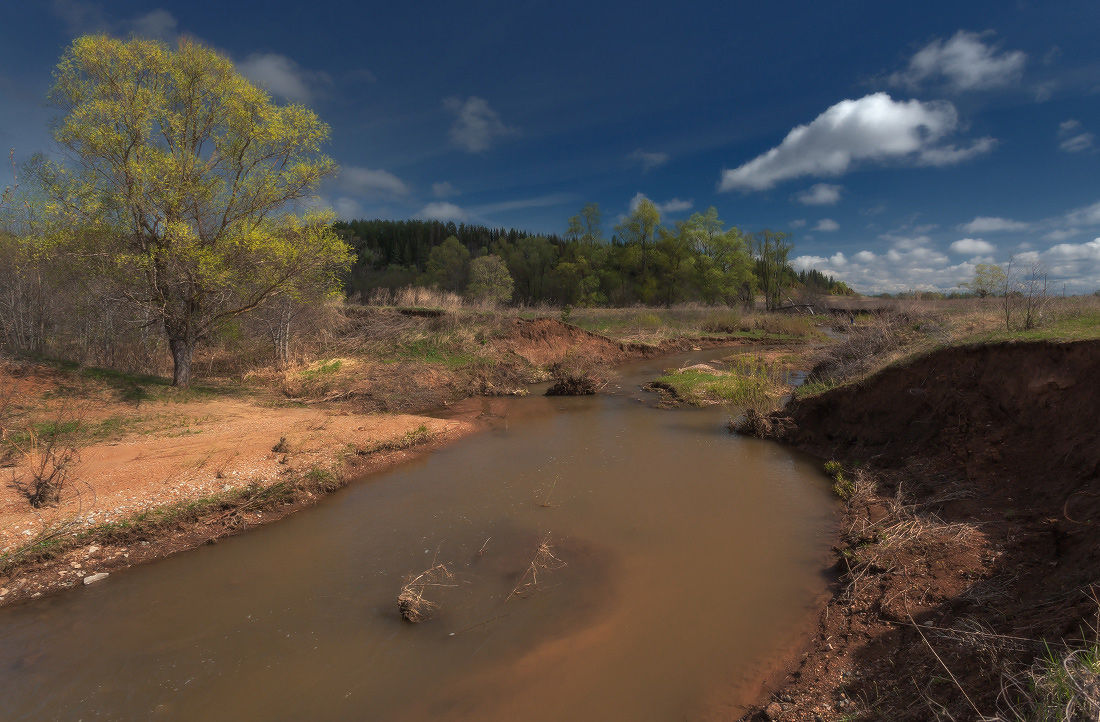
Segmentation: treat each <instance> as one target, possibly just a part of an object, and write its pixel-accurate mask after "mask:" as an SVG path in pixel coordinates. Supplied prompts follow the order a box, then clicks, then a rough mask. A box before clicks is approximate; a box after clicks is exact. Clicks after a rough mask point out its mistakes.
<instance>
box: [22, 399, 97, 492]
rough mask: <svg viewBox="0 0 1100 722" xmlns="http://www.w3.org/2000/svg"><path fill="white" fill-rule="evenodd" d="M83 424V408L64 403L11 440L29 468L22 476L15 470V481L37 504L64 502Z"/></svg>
mask: <svg viewBox="0 0 1100 722" xmlns="http://www.w3.org/2000/svg"><path fill="white" fill-rule="evenodd" d="M82 426H83V412H82V411H81V410H75V411H74V410H73V409H72V408H70V407H69V406H68V405H63V406H62V407H61V408H60V409H59V410H58V412H57V414H56V415H55V416H54V418H53V419H52V420H51V421H49V422H47V423H45V424H41V425H35V424H29V425H28V426H27V428H26V429H25V431H24V432H23V434H22V435H21V437H20V438H17V439H13V440H12V441H11V444H12V446H13V447H15V448H16V449H17V451H18V452H19V453H21V454H22V455H23V461H24V464H23V466H24V467H25V469H26V471H25V472H24V473H23V474H22V475H21V476H16V475H15V472H12V473H13V478H12V484H13V485H14V487H15V488H16V490H18V491H19V493H21V494H22V495H23V496H25V497H26V498H27V501H29V502H30V504H31V506H33V507H34V508H36V509H40V508H42V507H46V506H56V505H58V504H60V503H61V495H62V493H64V491H65V490H66V488H67V487H69V486H70V482H71V481H72V478H73V477H72V475H73V470H74V468H75V467H76V465H77V464H78V463H79V462H80V450H79V448H78V447H77V443H76V437H77V435H78V434H79V432H80V429H81V427H82Z"/></svg>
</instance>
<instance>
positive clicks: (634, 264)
mask: <svg viewBox="0 0 1100 722" xmlns="http://www.w3.org/2000/svg"><path fill="white" fill-rule="evenodd" d="M335 230H336V232H337V234H338V235H339V236H340V237H342V238H343V239H344V240H345V241H346V242H347V243H348V245H349V246H351V248H352V249H353V251H354V253H355V262H354V265H353V266H352V269H351V272H350V274H349V277H348V280H347V292H348V294H349V295H352V294H359V295H361V296H364V297H365V296H367V295H368V294H369V292H370V291H371V290H373V289H375V288H400V287H404V286H409V285H425V286H427V285H431V286H437V287H439V288H441V289H443V290H447V291H452V292H455V293H459V294H465V295H467V296H471V297H481V298H488V299H489V300H493V301H497V302H504V303H509V302H514V303H521V304H533V303H550V304H555V305H563V306H564V305H573V306H602V305H614V306H626V305H633V304H639V303H640V304H648V305H665V306H670V305H673V304H676V303H685V302H698V303H704V304H708V305H714V304H722V305H736V304H741V305H750V304H752V303H753V301H754V299H755V298H756V297H758V296H760V295H763V296H764V298H765V301H766V304H767V306H768V308H774V307H778V306H781V305H783V296H784V295H789V294H790V291H791V290H792V289H795V288H799V289H806V290H808V291H810V292H812V293H816V294H832V295H850V294H852V293H853V292H852V290H851V289H850V288H849V287H848V286H847V285H846V284H845V283H844V282H843V281H837V280H835V279H834V278H832V277H831V276H827V275H825V274H823V273H821V272H820V271H817V270H814V269H810V270H808V271H801V272H795V271H794V269H792V268H791V266H790V263H789V261H788V255H789V253H790V251H791V249H792V248H793V244H792V243H791V241H790V238H789V236H788V235H787V234H784V233H777V232H773V231H769V230H765V231H760V232H757V233H744V232H742V231H741V230H740V229H738V228H736V227H728V228H727V227H726V226H725V223H724V222H723V221H722V220H721V219H719V218H718V212H717V211H716V210H715V209H714V208H709V209H708V210H707V211H706V212H704V213H695V214H694V215H692V216H691V217H690V218H688V219H686V220H682V221H678V222H676V223H674V224H672V225H662V224H661V219H660V214H659V212H658V210H657V208H656V206H655V205H654V204H653V203H652V202H651V201H649V200H647V199H642V200H641V202H640V203H638V204H637V206H636V207H635V208H634V209H633V210H632V211H631V213H630V214H629V215H627V216H626V217H625V218H624V219H623V220H622V222H621V223H619V224H618V225H616V226H615V228H614V232H613V234H612V235H611V237H610V238H606V237H605V235H604V233H603V230H602V224H601V214H600V209H599V206H598V205H597V204H595V203H589V204H587V205H585V206H584V208H582V209H581V212H580V213H579V214H577V215H576V216H573V217H572V218H570V219H569V226H568V230H567V231H566V233H565V235H564V236H559V235H555V234H543V235H537V234H532V233H527V232H524V231H518V230H516V229H510V230H505V229H503V228H499V229H497V228H488V227H485V226H479V225H468V224H465V223H460V224H455V223H454V222H442V221H420V220H405V221H388V220H356V221H348V222H345V221H341V222H338V223H336V224H335Z"/></svg>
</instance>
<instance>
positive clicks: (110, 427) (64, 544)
mask: <svg viewBox="0 0 1100 722" xmlns="http://www.w3.org/2000/svg"><path fill="white" fill-rule="evenodd" d="M0 387H2V388H3V389H4V390H5V391H6V392H7V393H8V395H9V396H8V398H10V399H11V401H10V403H9V404H8V406H7V409H6V411H7V413H8V415H9V419H11V418H14V419H16V420H17V421H16V423H19V420H22V422H23V423H22V424H21V426H25V427H26V428H27V429H35V428H37V429H39V430H40V431H39V432H38V433H39V434H43V432H42V431H41V430H42V429H44V428H48V427H54V428H56V427H64V428H72V429H73V430H72V431H70V432H68V433H67V434H66V435H65V436H64V437H63V438H62V437H59V438H62V440H61V441H59V442H57V447H56V448H55V450H54V451H55V452H56V454H57V456H58V457H60V456H62V455H63V453H64V452H63V451H60V449H70V450H71V451H72V452H73V454H74V455H73V457H72V458H71V459H69V460H67V462H66V464H65V475H66V477H67V479H66V482H65V485H64V487H63V489H62V494H61V501H60V503H59V504H53V505H47V506H44V507H42V508H34V507H33V506H32V505H31V504H30V502H29V500H28V491H29V489H28V486H30V484H31V480H32V479H33V477H34V472H35V471H36V468H41V467H40V464H39V462H40V461H41V460H42V459H43V449H44V448H45V446H46V444H45V443H44V441H43V439H45V438H47V437H46V436H45V435H40V436H38V437H34V436H32V435H31V434H30V432H29V431H27V430H22V431H19V430H17V431H14V432H13V433H11V434H10V435H9V436H8V437H7V438H5V444H4V446H3V450H6V451H7V452H8V453H6V454H5V455H4V456H5V458H4V459H3V466H4V468H3V476H4V482H3V483H2V484H0V605H2V604H8V603H12V602H15V601H18V600H22V599H27V598H29V597H36V596H41V595H43V594H47V593H50V592H53V591H57V590H60V589H64V588H67V587H71V586H74V585H77V584H79V583H81V582H82V580H83V578H84V577H86V576H89V575H91V574H94V573H98V572H103V571H106V572H110V571H114V570H117V569H119V568H122V567H125V566H130V565H133V564H135V563H139V562H144V561H148V560H151V559H155V558H159V557H163V556H166V555H168V554H172V553H175V552H177V551H181V550H184V549H188V548H193V547H195V546H198V545H200V544H204V543H209V542H211V541H212V540H216V539H217V538H219V537H223V536H226V535H229V534H234V533H238V532H240V531H243V530H245V529H247V528H249V527H251V526H254V525H256V524H260V523H265V522H268V521H272V520H274V519H277V518H280V517H282V516H285V515H286V514H288V513H291V512H293V511H296V510H297V509H300V508H302V507H303V506H306V505H308V504H310V503H312V502H313V501H315V500H316V499H318V498H320V497H321V496H323V495H324V494H326V493H328V492H330V491H333V490H335V489H336V488H339V487H340V486H342V485H343V484H344V483H346V481H347V480H348V479H350V478H351V477H353V476H357V475H361V474H364V473H367V472H368V471H371V470H373V469H376V468H381V467H383V466H387V465H391V464H394V463H399V462H401V461H402V460H404V459H406V458H408V457H409V456H411V455H413V454H416V453H422V452H423V451H425V450H427V449H430V448H435V447H438V446H440V445H442V444H444V443H448V442H450V441H453V440H455V439H457V438H460V437H461V436H463V435H465V434H467V433H470V432H471V431H472V430H474V429H475V428H477V427H478V424H477V423H476V421H475V420H472V419H451V420H443V419H439V418H431V417H425V416H413V415H397V414H390V415H375V414H371V415H367V414H357V413H352V412H349V411H348V410H346V409H341V408H320V407H310V408H303V407H287V406H274V405H272V404H271V401H272V400H271V399H269V398H266V397H265V398H261V399H247V398H224V397H217V396H212V397H211V396H206V397H204V396H196V395H194V394H178V395H177V394H173V392H169V393H168V395H166V396H164V397H163V398H156V399H152V400H146V401H141V402H137V403H134V402H130V401H123V400H120V399H119V398H117V396H116V395H115V394H114V393H113V392H112V389H111V388H109V387H105V386H104V385H102V384H100V383H97V382H94V381H91V382H89V381H87V380H86V379H81V378H80V377H78V376H76V375H74V374H71V373H65V372H59V371H58V370H57V369H55V368H51V367H48V366H43V365H40V364H29V363H28V364H5V365H3V366H2V367H0ZM28 452H29V453H28ZM52 463H53V462H47V463H46V468H50V467H51V464H52Z"/></svg>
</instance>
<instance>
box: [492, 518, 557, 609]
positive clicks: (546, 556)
mask: <svg viewBox="0 0 1100 722" xmlns="http://www.w3.org/2000/svg"><path fill="white" fill-rule="evenodd" d="M564 566H566V563H565V562H563V561H562V560H561V559H559V558H558V557H556V556H554V549H553V547H552V546H551V544H550V535H549V534H547V535H546V536H544V537H543V538H542V541H541V542H539V545H538V547H537V548H536V549H535V556H534V557H533V558H532V559H531V563H530V564H528V565H527V569H526V570H525V571H524V572H523V576H521V577H520V579H519V581H518V582H516V586H515V588H513V589H512V591H511V593H509V594H508V597H507V599H505V600H504V601H506V602H507V601H509V600H510V599H512V597H526V596H530V595H531V594H535V593H537V592H539V591H541V590H542V588H543V587H542V583H543V580H542V579H540V577H539V575H542V576H544V577H545V575H546V574H547V573H548V572H552V571H554V570H556V569H561V568H562V567H564Z"/></svg>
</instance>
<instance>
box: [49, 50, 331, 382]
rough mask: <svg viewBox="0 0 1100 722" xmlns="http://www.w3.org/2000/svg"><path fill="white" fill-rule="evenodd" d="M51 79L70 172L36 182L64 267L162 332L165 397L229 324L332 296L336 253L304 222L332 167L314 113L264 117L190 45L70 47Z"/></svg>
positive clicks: (234, 80) (326, 236)
mask: <svg viewBox="0 0 1100 722" xmlns="http://www.w3.org/2000/svg"><path fill="white" fill-rule="evenodd" d="M54 76H55V84H54V87H53V90H52V92H51V95H50V98H51V101H52V103H53V104H54V106H55V107H56V108H58V109H59V110H60V111H61V113H62V115H61V116H60V117H58V118H57V120H56V121H55V123H54V125H53V137H54V139H55V141H56V142H57V144H58V145H59V146H60V148H61V149H62V151H63V152H64V153H65V155H66V156H67V158H68V162H66V163H54V162H50V161H42V162H41V163H40V164H39V178H40V179H41V180H42V181H43V182H44V183H45V186H46V188H48V189H49V191H50V194H49V195H50V198H51V203H52V208H53V210H54V211H55V213H56V214H57V217H59V218H62V219H64V221H65V222H64V223H63V224H62V227H64V228H65V229H66V231H67V233H68V236H69V240H70V241H71V242H72V243H73V246H72V248H73V249H75V250H74V251H73V253H74V256H76V257H80V258H83V259H85V262H86V263H87V264H88V267H89V268H96V269H97V272H100V273H104V274H107V275H109V277H110V278H112V279H113V280H114V281H116V282H117V288H118V289H119V292H120V293H121V294H123V295H124V296H125V298H127V299H128V300H129V301H131V302H133V303H136V304H139V305H140V306H142V307H144V308H145V309H147V311H148V312H149V316H150V317H151V318H152V319H153V322H154V323H157V324H159V325H160V326H162V327H163V329H164V333H165V334H166V336H167V339H168V344H169V347H170V348H171V351H172V359H173V363H174V374H173V384H174V385H176V386H179V387H187V386H188V385H189V383H190V380H191V359H192V355H193V353H194V350H195V345H196V344H197V343H199V342H200V341H202V340H203V339H205V338H207V337H209V336H210V334H211V333H213V332H214V331H216V330H217V329H218V328H219V327H220V326H221V325H223V324H224V323H225V322H227V321H228V320H230V319H232V318H234V317H236V316H240V315H241V314H244V313H247V312H249V311H251V310H253V309H255V308H257V307H258V306H260V305H261V304H263V303H264V302H265V301H269V300H270V299H272V298H276V297H278V296H280V295H284V294H298V293H301V292H302V290H303V289H314V290H316V289H318V288H320V289H322V290H327V291H330V292H331V291H332V290H334V289H336V288H338V287H339V275H340V273H341V272H342V271H343V270H344V269H346V268H347V267H348V265H349V264H350V259H351V256H350V252H349V249H348V248H347V246H346V244H344V242H343V241H341V240H340V239H339V238H338V237H337V236H336V235H335V233H333V232H332V230H331V220H332V219H331V216H330V215H329V214H326V213H322V212H317V211H311V210H309V209H308V201H309V200H310V199H311V197H312V195H313V193H314V192H315V190H316V188H317V186H318V184H319V183H320V181H321V180H322V179H323V178H324V177H325V176H327V175H329V174H331V173H333V172H334V171H335V169H336V166H335V164H334V163H333V161H332V160H331V159H329V158H328V157H326V156H324V155H323V154H322V153H321V152H320V149H321V145H322V143H323V142H324V141H325V140H327V138H328V134H329V129H328V126H327V125H325V124H324V123H323V122H321V120H319V119H318V117H317V116H316V114H314V113H313V111H311V110H309V109H308V108H305V107H303V106H301V105H294V104H292V105H282V106H280V105H277V104H276V103H274V102H273V101H272V99H271V98H270V96H269V95H268V94H267V93H266V92H264V91H263V90H262V89H260V88H257V87H256V86H254V85H253V84H251V83H250V82H249V81H248V80H246V79H245V78H244V77H243V76H241V75H240V74H239V73H238V72H237V71H236V69H235V68H234V67H233V63H232V62H231V61H230V60H229V59H228V58H226V57H225V56H223V55H221V54H219V53H217V52H215V51H214V50H211V49H209V48H206V47H203V46H202V45H199V44H198V43H195V42H193V41H191V40H181V41H180V42H179V44H178V46H177V47H176V48H170V47H169V46H168V45H166V44H164V43H162V42H158V41H153V40H142V39H136V38H135V39H130V40H119V39H115V38H111V37H107V36H102V35H99V36H86V37H81V38H78V39H77V40H75V41H74V42H73V44H72V47H70V48H69V50H68V51H67V52H66V53H65V55H64V56H63V57H62V58H61V61H60V63H59V64H58V66H57V70H56V71H55V74H54Z"/></svg>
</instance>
